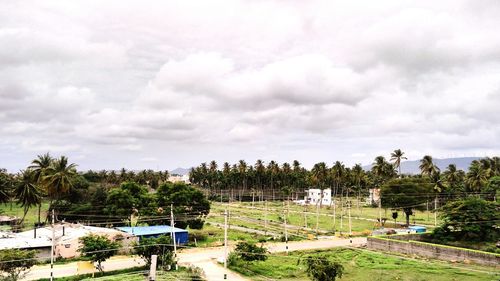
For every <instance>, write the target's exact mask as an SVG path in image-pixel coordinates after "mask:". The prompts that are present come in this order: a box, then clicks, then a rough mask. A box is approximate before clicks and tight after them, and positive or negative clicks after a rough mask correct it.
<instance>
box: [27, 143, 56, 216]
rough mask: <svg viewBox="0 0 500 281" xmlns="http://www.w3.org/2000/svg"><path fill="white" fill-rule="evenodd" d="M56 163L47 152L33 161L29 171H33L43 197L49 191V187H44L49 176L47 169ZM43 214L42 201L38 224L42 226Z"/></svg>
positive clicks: (39, 207)
mask: <svg viewBox="0 0 500 281" xmlns="http://www.w3.org/2000/svg"><path fill="white" fill-rule="evenodd" d="M53 161H54V158H52V156H50V154H49V153H48V152H47V153H45V154H42V155H38V156H37V158H36V159H34V160H33V161H31V166H29V167H28V169H31V170H33V177H34V180H35V183H36V184H37V186H38V188H40V189H41V190H42V195H43V191H44V190H47V187H46V186H45V185H44V184H45V181H44V177H45V176H46V175H47V169H48V168H49V167H50V165H51V164H52V162H53ZM41 212H42V202H41V201H40V204H38V223H39V224H40V214H41Z"/></svg>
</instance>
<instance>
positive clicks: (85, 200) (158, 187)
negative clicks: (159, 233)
mask: <svg viewBox="0 0 500 281" xmlns="http://www.w3.org/2000/svg"><path fill="white" fill-rule="evenodd" d="M76 167H77V165H76V164H74V163H70V162H69V161H68V158H67V157H65V156H60V157H59V158H53V157H52V156H51V155H50V154H49V153H46V154H43V155H38V157H37V158H36V159H34V160H33V161H32V162H31V164H30V165H29V166H28V167H27V168H26V169H24V170H21V171H19V172H18V173H16V174H11V173H8V172H7V171H6V170H5V169H0V203H8V202H10V203H11V204H12V203H16V204H18V205H20V206H21V207H23V211H24V212H23V216H22V218H21V219H20V221H19V222H18V225H22V224H23V222H24V219H25V217H26V215H27V213H28V211H29V209H31V208H34V207H38V224H41V223H42V221H45V222H47V220H48V214H47V213H46V212H45V213H44V214H43V215H42V212H41V206H42V203H43V202H48V204H49V209H50V210H55V212H56V217H57V220H65V221H67V222H86V223H90V224H97V225H101V226H105V225H114V226H116V225H124V224H133V223H135V224H140V223H147V224H149V225H154V224H169V223H170V216H169V215H170V209H171V204H173V206H172V207H173V210H172V212H173V213H174V214H175V215H176V216H175V220H176V226H178V227H181V228H184V227H187V226H190V227H191V228H201V227H202V225H203V217H204V216H206V215H207V214H208V212H209V210H210V203H209V201H208V200H207V199H206V198H205V196H204V194H203V193H202V192H200V191H199V190H197V189H196V188H194V187H191V186H188V185H186V184H184V183H171V182H168V177H169V173H168V172H167V171H157V172H156V171H152V170H143V171H140V172H137V173H136V172H133V171H127V170H125V169H121V171H119V172H118V173H117V172H115V171H105V170H103V171H100V172H94V171H92V170H90V171H85V172H78V171H77V169H76Z"/></svg>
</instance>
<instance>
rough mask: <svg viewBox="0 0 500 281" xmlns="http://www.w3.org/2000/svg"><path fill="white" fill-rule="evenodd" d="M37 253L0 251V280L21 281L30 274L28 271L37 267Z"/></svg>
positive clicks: (13, 250)
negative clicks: (0, 273)
mask: <svg viewBox="0 0 500 281" xmlns="http://www.w3.org/2000/svg"><path fill="white" fill-rule="evenodd" d="M35 255H36V251H26V250H19V249H8V250H1V251H0V271H2V272H4V273H5V274H4V275H0V280H5V281H16V280H20V279H22V278H23V277H24V275H26V274H27V273H28V270H29V269H30V268H31V267H32V266H33V265H35V263H36V259H35Z"/></svg>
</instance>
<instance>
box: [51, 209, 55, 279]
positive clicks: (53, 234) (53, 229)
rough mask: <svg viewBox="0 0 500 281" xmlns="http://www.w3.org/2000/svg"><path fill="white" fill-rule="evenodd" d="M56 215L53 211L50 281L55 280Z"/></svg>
mask: <svg viewBox="0 0 500 281" xmlns="http://www.w3.org/2000/svg"><path fill="white" fill-rule="evenodd" d="M54 220H55V215H54V209H52V220H51V221H52V247H51V251H50V281H53V280H54V251H55V244H56V226H55V224H54Z"/></svg>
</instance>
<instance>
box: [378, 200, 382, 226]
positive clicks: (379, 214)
mask: <svg viewBox="0 0 500 281" xmlns="http://www.w3.org/2000/svg"><path fill="white" fill-rule="evenodd" d="M379 194H380V193H379ZM378 219H379V222H378V223H379V224H380V228H382V196H381V195H379V198H378Z"/></svg>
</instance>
